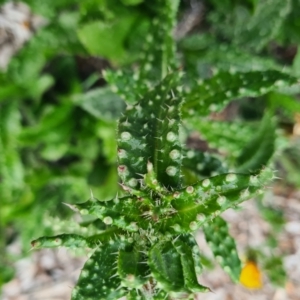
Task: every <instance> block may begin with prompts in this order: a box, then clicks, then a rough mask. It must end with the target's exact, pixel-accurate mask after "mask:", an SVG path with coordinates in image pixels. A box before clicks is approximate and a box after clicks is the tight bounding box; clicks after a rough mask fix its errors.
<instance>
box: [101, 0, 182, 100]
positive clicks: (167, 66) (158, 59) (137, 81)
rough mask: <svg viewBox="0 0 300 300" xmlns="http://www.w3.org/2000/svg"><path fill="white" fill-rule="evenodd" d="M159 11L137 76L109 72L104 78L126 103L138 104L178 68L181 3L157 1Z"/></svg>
mask: <svg viewBox="0 0 300 300" xmlns="http://www.w3.org/2000/svg"><path fill="white" fill-rule="evenodd" d="M158 2H159V4H157V5H158V6H159V8H158V9H157V14H156V16H155V17H154V18H153V19H152V22H151V24H150V28H149V33H148V34H147V35H146V37H145V40H144V49H143V51H142V54H141V59H140V67H139V70H138V71H136V72H132V73H129V74H128V72H125V73H124V72H122V71H117V72H114V71H111V70H107V71H105V72H104V74H103V75H104V78H105V79H106V81H108V83H109V84H110V86H111V89H112V91H113V92H116V93H118V94H119V96H120V97H121V98H122V99H124V100H125V101H126V102H127V103H129V104H133V103H136V102H137V101H138V100H139V99H140V98H141V97H143V96H144V95H145V94H146V92H147V91H148V90H149V88H151V87H153V85H154V84H156V83H158V82H159V81H160V80H161V79H163V78H164V77H165V76H166V75H167V73H168V72H170V71H175V70H176V68H177V66H176V65H177V64H176V55H175V41H174V38H173V32H174V27H175V21H176V14H177V9H178V5H179V0H158Z"/></svg>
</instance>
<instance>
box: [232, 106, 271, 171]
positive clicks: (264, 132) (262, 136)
mask: <svg viewBox="0 0 300 300" xmlns="http://www.w3.org/2000/svg"><path fill="white" fill-rule="evenodd" d="M275 130H276V125H275V122H274V119H273V118H272V115H271V112H266V113H265V116H264V118H263V120H262V121H261V126H260V128H259V130H258V132H257V133H256V134H255V136H254V137H253V138H252V139H251V140H250V141H249V142H248V143H247V144H246V145H245V146H244V148H243V149H242V151H241V152H240V155H239V156H238V157H237V160H236V165H237V168H236V170H237V172H241V173H243V172H255V171H257V170H259V169H261V168H262V167H263V166H266V165H267V163H268V161H269V160H270V158H271V157H272V156H273V153H274V150H275V141H276V133H275Z"/></svg>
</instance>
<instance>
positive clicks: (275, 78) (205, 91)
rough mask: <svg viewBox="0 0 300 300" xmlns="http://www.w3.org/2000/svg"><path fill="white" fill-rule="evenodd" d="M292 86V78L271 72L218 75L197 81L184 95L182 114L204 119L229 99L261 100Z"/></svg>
mask: <svg viewBox="0 0 300 300" xmlns="http://www.w3.org/2000/svg"><path fill="white" fill-rule="evenodd" d="M295 82H296V78H293V77H291V76H289V75H287V74H285V73H282V72H279V71H275V70H268V71H251V72H245V73H235V72H223V71H222V72H219V73H217V74H215V75H214V76H213V77H211V78H209V79H206V80H200V81H199V82H198V85H197V86H196V87H194V88H193V89H192V90H191V91H188V92H185V97H186V102H185V103H184V104H183V113H184V114H185V115H190V116H193V115H194V114H197V115H208V114H209V113H210V112H215V111H219V110H221V109H222V108H223V107H224V106H225V105H226V104H227V103H228V102H229V101H231V100H233V99H238V98H244V97H258V96H262V95H264V94H266V93H268V92H270V91H273V90H276V89H278V88H279V87H283V86H286V85H291V84H293V83H295Z"/></svg>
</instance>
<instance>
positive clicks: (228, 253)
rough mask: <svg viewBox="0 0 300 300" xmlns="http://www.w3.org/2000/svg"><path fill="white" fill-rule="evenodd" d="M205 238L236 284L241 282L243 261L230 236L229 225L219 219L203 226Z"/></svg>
mask: <svg viewBox="0 0 300 300" xmlns="http://www.w3.org/2000/svg"><path fill="white" fill-rule="evenodd" d="M203 231H204V233H205V238H206V241H207V243H208V245H209V246H210V248H211V250H212V252H213V254H214V256H215V258H216V259H217V261H218V262H219V263H220V265H221V266H222V268H223V269H224V271H225V272H226V273H228V274H229V275H230V277H231V279H232V280H233V281H234V282H238V281H239V277H240V273H241V261H240V259H239V256H238V253H237V249H236V245H235V241H234V239H233V238H232V237H231V236H230V234H229V230H228V225H227V223H226V222H225V221H224V220H223V219H222V218H221V217H217V218H215V219H214V220H213V221H212V222H210V223H206V224H204V226H203Z"/></svg>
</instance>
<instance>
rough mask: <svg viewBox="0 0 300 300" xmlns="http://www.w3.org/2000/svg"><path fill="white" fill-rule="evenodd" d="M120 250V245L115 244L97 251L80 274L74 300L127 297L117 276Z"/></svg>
mask: <svg viewBox="0 0 300 300" xmlns="http://www.w3.org/2000/svg"><path fill="white" fill-rule="evenodd" d="M118 249H119V245H118V244H117V243H113V242H112V243H107V244H105V245H102V246H99V247H98V248H97V249H96V251H95V252H94V253H93V255H92V256H91V257H90V258H89V259H88V260H87V262H86V263H85V265H84V267H83V269H82V271H81V273H80V277H79V280H78V283H77V285H76V287H75V288H74V289H73V291H72V300H87V299H99V300H115V299H118V298H120V297H122V296H123V295H125V293H126V291H125V290H124V289H123V288H122V286H121V280H120V278H119V277H118V276H115V275H117V270H116V268H115V264H116V262H117V256H118V255H117V253H118V252H117V251H118Z"/></svg>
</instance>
